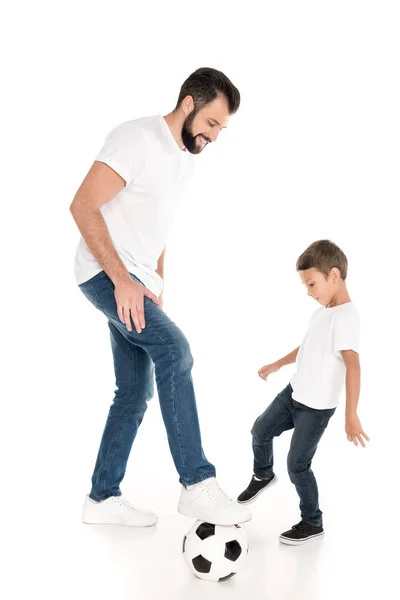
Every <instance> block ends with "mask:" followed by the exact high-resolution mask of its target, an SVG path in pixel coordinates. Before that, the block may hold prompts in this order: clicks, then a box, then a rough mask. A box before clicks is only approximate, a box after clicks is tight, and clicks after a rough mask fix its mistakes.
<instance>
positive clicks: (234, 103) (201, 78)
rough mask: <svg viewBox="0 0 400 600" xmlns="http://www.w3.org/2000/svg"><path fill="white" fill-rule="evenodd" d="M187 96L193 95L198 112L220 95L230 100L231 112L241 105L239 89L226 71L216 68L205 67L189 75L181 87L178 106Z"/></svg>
mask: <svg viewBox="0 0 400 600" xmlns="http://www.w3.org/2000/svg"><path fill="white" fill-rule="evenodd" d="M186 96H192V98H193V101H194V105H195V109H196V112H198V111H199V110H200V109H202V108H203V107H204V106H205V105H206V104H209V103H210V102H212V101H213V100H215V98H217V97H218V96H224V97H225V98H226V100H227V102H228V107H229V114H230V115H233V114H235V113H236V111H237V110H238V108H239V105H240V93H239V90H238V89H237V88H236V87H235V86H234V85H233V83H232V82H231V81H230V79H228V77H227V76H226V75H224V73H222V72H221V71H217V70H216V69H210V68H208V67H203V68H201V69H197V71H195V72H194V73H192V74H191V75H189V77H188V78H187V79H186V81H185V82H184V84H183V85H182V87H181V91H180V94H179V98H178V102H177V105H176V108H175V110H176V109H177V108H179V106H180V105H181V103H182V100H183V99H184V98H186Z"/></svg>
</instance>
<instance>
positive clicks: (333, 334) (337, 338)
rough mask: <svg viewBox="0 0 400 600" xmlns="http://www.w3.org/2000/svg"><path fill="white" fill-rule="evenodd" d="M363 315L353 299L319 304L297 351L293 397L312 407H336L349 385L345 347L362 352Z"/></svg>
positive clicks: (292, 382)
mask: <svg viewBox="0 0 400 600" xmlns="http://www.w3.org/2000/svg"><path fill="white" fill-rule="evenodd" d="M359 346H360V318H359V314H358V312H357V309H356V307H355V306H354V304H353V302H346V303H344V304H340V305H338V306H333V307H332V308H325V307H322V308H319V309H318V310H317V311H316V312H315V313H314V314H313V315H312V317H311V320H310V323H309V326H308V330H307V333H306V335H305V337H304V339H303V341H302V343H301V346H300V349H299V351H298V353H297V358H296V366H297V370H296V373H295V375H294V376H293V378H292V379H291V381H290V383H291V385H292V388H293V394H292V396H293V399H294V400H296V401H297V402H300V403H301V404H305V405H306V406H310V407H311V408H317V409H324V408H335V407H336V406H338V404H339V402H340V397H341V394H342V392H343V389H344V386H345V379H346V367H345V364H344V360H343V356H342V354H341V350H354V351H355V352H357V353H359Z"/></svg>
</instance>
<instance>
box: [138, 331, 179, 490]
mask: <svg viewBox="0 0 400 600" xmlns="http://www.w3.org/2000/svg"><path fill="white" fill-rule="evenodd" d="M146 327H147V328H148V329H149V331H151V332H152V333H153V335H155V336H156V337H158V339H159V340H161V341H162V343H163V344H165V345H166V347H167V348H168V351H169V353H170V355H171V361H172V362H171V365H172V364H173V360H174V355H173V351H172V347H171V345H170V344H168V343H167V342H166V341H165V340H164V339H163V338H162V337H161V335H160V334H159V333H158V332H157V331H155V330H154V329H152V328H151V326H150V325H148V324H147V323H146ZM171 398H172V402H171V406H172V415H173V422H174V425H175V429H176V432H177V436H178V440H179V450H180V453H181V460H182V470H183V472H186V460H185V454H184V448H183V444H182V436H181V432H180V429H179V423H178V419H177V417H176V406H175V371H174V369H173V368H171ZM188 485H190V484H188Z"/></svg>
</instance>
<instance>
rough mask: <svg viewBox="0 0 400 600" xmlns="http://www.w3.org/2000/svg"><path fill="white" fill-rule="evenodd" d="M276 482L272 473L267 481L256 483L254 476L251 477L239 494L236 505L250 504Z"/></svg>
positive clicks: (262, 480)
mask: <svg viewBox="0 0 400 600" xmlns="http://www.w3.org/2000/svg"><path fill="white" fill-rule="evenodd" d="M276 481H277V477H276V475H275V474H274V473H273V474H272V475H271V477H269V478H268V479H261V481H258V480H257V479H256V478H255V475H253V476H252V478H251V481H250V483H249V485H248V486H247V488H246V489H245V490H244V491H243V492H242V493H241V494H239V496H238V498H237V501H238V503H239V504H251V503H252V502H254V500H255V499H256V498H257V497H258V496H259V495H260V494H261V493H262V492H263V491H264V490H266V489H267V488H269V487H271V486H272V485H274V483H276Z"/></svg>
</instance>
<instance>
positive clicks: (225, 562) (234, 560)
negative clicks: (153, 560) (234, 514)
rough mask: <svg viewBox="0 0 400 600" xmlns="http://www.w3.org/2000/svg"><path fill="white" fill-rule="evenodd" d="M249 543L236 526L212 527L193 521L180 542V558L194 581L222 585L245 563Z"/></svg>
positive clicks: (240, 529)
mask: <svg viewBox="0 0 400 600" xmlns="http://www.w3.org/2000/svg"><path fill="white" fill-rule="evenodd" d="M248 551H249V543H248V541H247V537H246V534H245V532H244V530H243V529H242V527H240V525H229V526H225V525H224V526H223V525H212V524H211V523H206V522H204V521H196V522H195V523H194V525H193V526H192V527H191V528H190V529H189V531H188V532H187V534H186V535H185V537H184V538H183V548H182V552H183V557H184V559H185V562H186V564H187V566H188V567H189V569H190V570H191V571H192V573H193V574H194V575H196V577H199V578H200V579H204V580H206V581H224V580H226V579H229V578H230V577H232V576H233V575H235V573H237V572H238V571H239V570H240V569H241V568H242V566H243V564H244V562H245V561H246V558H247V554H248Z"/></svg>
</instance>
